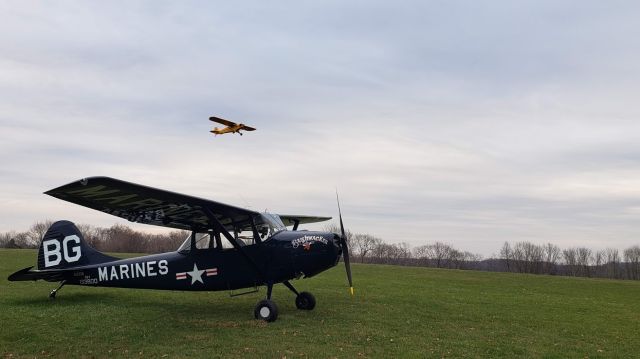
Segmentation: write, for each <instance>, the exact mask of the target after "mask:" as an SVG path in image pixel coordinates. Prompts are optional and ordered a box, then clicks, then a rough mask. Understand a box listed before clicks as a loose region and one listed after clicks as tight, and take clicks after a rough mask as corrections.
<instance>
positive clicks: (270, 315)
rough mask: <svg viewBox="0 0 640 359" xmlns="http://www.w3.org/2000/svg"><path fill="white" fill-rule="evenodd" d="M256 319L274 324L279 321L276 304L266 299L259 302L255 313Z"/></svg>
mask: <svg viewBox="0 0 640 359" xmlns="http://www.w3.org/2000/svg"><path fill="white" fill-rule="evenodd" d="M253 315H254V316H255V317H256V319H262V320H264V321H265V322H273V321H275V320H276V319H278V306H277V305H276V303H275V302H273V301H271V300H269V299H264V300H261V301H260V302H258V305H256V309H255V310H254V311H253Z"/></svg>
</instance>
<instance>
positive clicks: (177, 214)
mask: <svg viewBox="0 0 640 359" xmlns="http://www.w3.org/2000/svg"><path fill="white" fill-rule="evenodd" d="M45 194H48V195H50V196H53V197H56V198H59V199H62V200H65V201H68V202H72V203H75V204H79V205H81V206H84V207H89V208H92V209H95V210H98V211H102V212H105V213H109V214H112V215H114V216H117V217H121V218H124V219H127V220H129V221H131V222H137V223H145V224H151V225H156V226H163V227H171V228H177V229H183V230H196V231H206V230H208V229H210V228H212V226H211V223H210V222H211V221H210V219H209V217H207V215H206V214H205V209H206V210H208V211H209V212H210V213H213V214H214V215H215V217H216V218H217V219H218V221H219V222H220V223H221V224H222V225H223V226H224V227H225V228H227V229H228V230H233V229H234V228H250V227H251V221H252V218H257V217H259V216H257V215H258V214H259V213H258V212H255V211H251V210H248V209H244V208H239V207H235V206H231V205H228V204H224V203H220V202H215V201H211V200H207V199H202V198H198V197H194V196H188V195H184V194H180V193H175V192H171V191H165V190H161V189H157V188H153V187H147V186H142V185H139V184H135V183H131V182H126V181H121V180H118V179H114V178H110V177H89V178H85V179H82V180H80V181H76V182H72V183H69V184H67V185H64V186H61V187H58V188H54V189H52V190H49V191H47V192H45ZM256 224H258V223H256Z"/></svg>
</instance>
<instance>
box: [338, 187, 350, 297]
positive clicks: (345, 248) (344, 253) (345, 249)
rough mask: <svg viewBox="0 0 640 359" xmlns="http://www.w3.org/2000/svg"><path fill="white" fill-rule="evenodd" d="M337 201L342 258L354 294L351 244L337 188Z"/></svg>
mask: <svg viewBox="0 0 640 359" xmlns="http://www.w3.org/2000/svg"><path fill="white" fill-rule="evenodd" d="M336 201H338V216H339V218H340V232H341V234H342V238H341V240H340V245H341V246H342V258H343V259H344V268H345V270H346V271H347V280H348V281H349V291H350V292H351V295H352V296H353V280H352V279H351V262H350V259H349V246H348V245H347V235H346V234H345V232H344V224H343V223H342V210H341V209H340V198H339V197H338V190H336Z"/></svg>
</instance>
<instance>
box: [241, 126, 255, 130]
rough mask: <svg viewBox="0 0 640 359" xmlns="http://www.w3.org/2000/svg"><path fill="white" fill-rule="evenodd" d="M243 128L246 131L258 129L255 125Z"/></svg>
mask: <svg viewBox="0 0 640 359" xmlns="http://www.w3.org/2000/svg"><path fill="white" fill-rule="evenodd" d="M242 129H243V130H245V131H255V130H256V129H255V128H253V127H249V126H242Z"/></svg>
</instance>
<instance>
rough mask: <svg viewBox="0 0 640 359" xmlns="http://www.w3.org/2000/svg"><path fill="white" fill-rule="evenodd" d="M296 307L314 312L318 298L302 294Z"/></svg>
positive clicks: (309, 294)
mask: <svg viewBox="0 0 640 359" xmlns="http://www.w3.org/2000/svg"><path fill="white" fill-rule="evenodd" d="M296 307H297V308H298V309H301V310H313V308H315V307H316V297H314V296H313V294H311V293H309V292H302V293H300V294H299V295H298V296H297V297H296Z"/></svg>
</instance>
